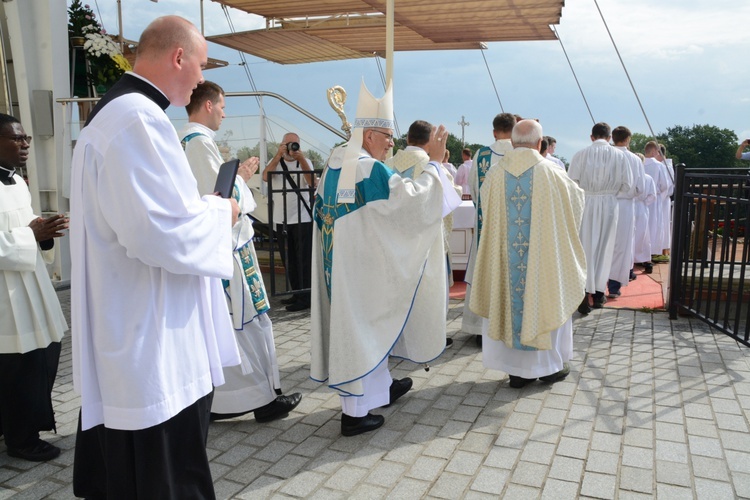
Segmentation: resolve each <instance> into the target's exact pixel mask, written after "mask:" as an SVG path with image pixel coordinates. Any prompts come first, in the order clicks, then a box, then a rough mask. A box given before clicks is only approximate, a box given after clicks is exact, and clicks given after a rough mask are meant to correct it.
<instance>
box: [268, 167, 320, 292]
mask: <svg viewBox="0 0 750 500" xmlns="http://www.w3.org/2000/svg"><path fill="white" fill-rule="evenodd" d="M321 173H322V170H321V169H316V170H313V171H302V170H296V171H289V172H284V171H271V172H268V237H269V241H270V243H271V245H270V249H269V250H270V251H269V259H270V263H269V264H270V280H269V281H270V289H271V296H277V295H287V294H289V293H293V292H309V291H310V276H309V270H310V260H311V259H312V255H311V254H310V251H309V250H308V251H306V252H297V253H296V254H295V255H293V256H290V255H289V247H288V245H287V243H286V242H288V241H290V237H294V238H293V239H294V240H296V241H305V238H304V237H303V235H302V234H301V233H302V232H303V231H304V232H309V233H312V223H305V222H304V221H309V220H310V218H311V216H312V213H311V211H312V208H313V204H314V201H315V188H314V187H312V186H311V185H310V183H309V179H311V178H312V176H319V175H320V174H321ZM286 176H289V177H290V178H291V179H292V181H293V182H294V185H295V186H296V188H295V187H292V186H290V183H288V182H284V179H285V177H286ZM303 179H305V180H308V182H303ZM274 200H276V202H277V203H280V204H281V206H282V207H283V210H282V211H281V214H282V217H281V220H274V217H273V213H274ZM287 201H289V203H287ZM289 206H294V207H295V208H296V210H295V214H294V215H292V214H289V213H288V212H287V207H289ZM303 214H306V215H308V216H310V217H308V218H304V217H303ZM311 237H312V235H311V234H308V235H306V238H307V241H308V242H309V241H310V238H311ZM277 256H278V257H281V262H282V263H283V265H284V267H285V273H284V274H285V278H286V279H285V281H286V287H285V289H284V290H277V287H276V264H277ZM291 259H296V262H291ZM290 271H297V274H298V275H297V276H292V275H291V273H290ZM293 284H296V286H294V285H293Z"/></svg>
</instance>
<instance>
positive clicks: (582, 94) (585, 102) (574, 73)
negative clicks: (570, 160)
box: [550, 24, 596, 123]
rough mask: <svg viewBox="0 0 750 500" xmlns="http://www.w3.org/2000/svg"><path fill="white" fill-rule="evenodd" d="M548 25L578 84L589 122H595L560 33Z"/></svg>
mask: <svg viewBox="0 0 750 500" xmlns="http://www.w3.org/2000/svg"><path fill="white" fill-rule="evenodd" d="M550 26H551V27H552V31H554V32H555V36H556V37H557V40H558V41H559V42H560V47H562V51H563V54H565V59H567V60H568V66H570V72H571V73H573V78H574V79H575V81H576V85H578V90H579V91H580V92H581V97H583V103H584V104H585V105H586V109H587V110H588V112H589V116H590V117H591V122H592V123H596V120H594V115H593V114H592V113H591V108H590V107H589V102H588V101H587V100H586V95H585V94H584V93H583V88H581V83H580V82H579V81H578V76H577V75H576V72H575V70H574V69H573V64H571V62H570V58H569V57H568V52H567V51H566V50H565V45H563V42H562V38H560V35H559V33H558V32H557V29H555V25H554V24H551V25H550Z"/></svg>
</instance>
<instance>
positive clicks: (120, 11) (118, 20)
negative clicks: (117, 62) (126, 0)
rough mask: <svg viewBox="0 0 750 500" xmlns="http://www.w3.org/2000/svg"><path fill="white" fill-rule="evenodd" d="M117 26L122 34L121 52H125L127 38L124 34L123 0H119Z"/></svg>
mask: <svg viewBox="0 0 750 500" xmlns="http://www.w3.org/2000/svg"><path fill="white" fill-rule="evenodd" d="M117 26H118V28H117V29H118V30H120V35H119V36H118V38H119V40H120V52H121V53H123V54H124V53H125V38H124V37H123V36H122V0H117Z"/></svg>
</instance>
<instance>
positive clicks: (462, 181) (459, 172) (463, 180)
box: [456, 160, 473, 194]
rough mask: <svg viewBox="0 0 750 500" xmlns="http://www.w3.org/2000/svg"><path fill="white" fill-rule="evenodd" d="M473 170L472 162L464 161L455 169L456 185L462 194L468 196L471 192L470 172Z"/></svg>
mask: <svg viewBox="0 0 750 500" xmlns="http://www.w3.org/2000/svg"><path fill="white" fill-rule="evenodd" d="M472 170H473V162H472V160H466V161H465V162H463V163H462V164H461V165H459V166H458V168H457V169H456V184H457V185H458V186H461V191H462V193H463V194H468V193H470V192H471V191H470V190H471V184H470V182H471V181H470V179H471V171H472Z"/></svg>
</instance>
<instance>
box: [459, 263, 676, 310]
mask: <svg viewBox="0 0 750 500" xmlns="http://www.w3.org/2000/svg"><path fill="white" fill-rule="evenodd" d="M654 267H655V270H659V269H658V268H657V267H656V266H654ZM636 269H638V268H636ZM636 275H637V276H638V278H637V279H636V280H635V281H631V282H630V283H629V284H628V286H624V287H622V288H621V289H620V291H621V292H622V295H621V296H620V297H618V298H616V299H607V303H606V304H605V306H604V307H609V308H615V309H643V308H648V309H664V296H663V295H662V285H661V283H659V282H658V281H655V280H654V279H653V278H651V276H652V275H649V274H643V273H642V272H640V271H638V270H636ZM653 276H656V277H659V276H660V275H659V274H658V273H655V274H654V275H653ZM454 281H455V283H454V285H453V286H452V287H451V290H450V298H451V300H463V299H464V298H465V296H466V283H464V282H463V281H459V280H454Z"/></svg>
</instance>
